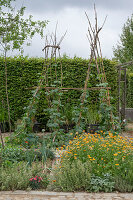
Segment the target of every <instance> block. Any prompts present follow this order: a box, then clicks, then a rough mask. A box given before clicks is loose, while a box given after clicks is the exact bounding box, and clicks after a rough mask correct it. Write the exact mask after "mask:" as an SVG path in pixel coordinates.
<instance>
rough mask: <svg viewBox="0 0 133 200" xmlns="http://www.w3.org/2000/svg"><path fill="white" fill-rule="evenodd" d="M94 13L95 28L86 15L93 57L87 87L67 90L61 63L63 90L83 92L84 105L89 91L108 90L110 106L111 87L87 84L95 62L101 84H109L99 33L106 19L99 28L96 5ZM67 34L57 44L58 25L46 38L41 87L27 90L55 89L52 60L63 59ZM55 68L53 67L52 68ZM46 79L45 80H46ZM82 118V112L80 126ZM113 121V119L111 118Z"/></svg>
mask: <svg viewBox="0 0 133 200" xmlns="http://www.w3.org/2000/svg"><path fill="white" fill-rule="evenodd" d="M94 12H95V26H94V27H93V26H92V24H91V21H90V19H89V17H88V15H87V13H85V15H86V17H87V20H88V34H87V38H88V40H89V43H90V49H91V55H90V60H89V65H88V69H87V73H86V74H87V75H86V79H85V85H84V88H66V87H65V86H63V71H62V63H61V62H60V66H61V68H60V70H61V77H60V78H61V85H60V86H61V88H60V89H61V90H65V91H68V90H83V94H82V96H81V102H82V104H83V103H84V101H85V98H86V92H87V90H101V89H106V91H107V92H106V98H105V97H104V101H107V103H108V105H110V96H109V90H110V89H111V88H110V87H93V88H87V84H88V81H89V74H90V67H91V66H92V61H93V60H95V63H96V64H95V66H94V65H93V67H96V69H97V74H98V75H99V82H100V83H107V80H106V74H105V70H104V64H103V58H102V50H101V44H100V39H99V33H100V31H101V30H102V28H103V26H104V23H105V21H106V18H105V20H104V22H103V24H102V26H101V27H100V28H98V19H97V12H96V8H95V5H94ZM65 35H66V33H65V34H64V35H63V36H62V37H61V39H60V41H59V42H58V43H57V25H56V29H55V33H52V34H51V35H50V40H48V36H46V40H45V47H44V48H43V51H44V56H45V62H44V67H43V71H42V77H43V78H42V79H41V81H40V83H39V86H37V87H32V88H27V89H36V93H35V95H36V94H37V92H38V91H39V90H40V89H45V90H47V91H49V90H50V89H55V88H53V87H49V86H48V78H49V77H48V70H50V73H51V65H52V63H51V62H52V59H54V61H55V63H56V62H57V59H56V58H57V57H59V58H60V57H61V56H60V44H61V42H62V40H63V39H64V37H65ZM52 67H53V66H52ZM54 67H55V69H54V70H55V75H56V81H57V69H56V67H57V65H56V64H55V65H54ZM44 77H45V78H44ZM44 80H45V84H44ZM81 116H82V112H81V113H80V116H79V120H78V124H79V125H80V119H81ZM111 120H112V118H111Z"/></svg>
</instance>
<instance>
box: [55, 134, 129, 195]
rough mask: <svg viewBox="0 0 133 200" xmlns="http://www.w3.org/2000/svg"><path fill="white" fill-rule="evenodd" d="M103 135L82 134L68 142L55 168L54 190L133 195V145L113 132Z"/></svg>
mask: <svg viewBox="0 0 133 200" xmlns="http://www.w3.org/2000/svg"><path fill="white" fill-rule="evenodd" d="M104 135H105V134H104V133H103V136H101V135H100V134H95V135H91V134H86V133H83V134H82V135H79V136H76V137H75V138H74V140H73V141H70V142H69V145H68V146H67V147H66V151H65V152H63V154H62V155H61V162H60V164H59V165H58V166H56V169H55V172H54V173H55V175H54V178H53V179H54V182H53V183H52V188H53V189H56V188H58V189H59V190H62V191H73V190H84V191H94V192H98V191H105V192H111V191H113V190H118V191H120V192H131V191H133V142H132V141H131V140H128V139H126V138H124V137H121V136H116V135H113V134H112V133H111V132H109V134H108V136H106V137H104ZM68 169H69V170H68ZM84 169H86V170H84ZM85 180H86V181H85Z"/></svg>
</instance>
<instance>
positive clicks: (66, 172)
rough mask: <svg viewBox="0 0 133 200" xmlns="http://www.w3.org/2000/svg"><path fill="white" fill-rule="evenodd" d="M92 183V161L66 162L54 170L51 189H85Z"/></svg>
mask: <svg viewBox="0 0 133 200" xmlns="http://www.w3.org/2000/svg"><path fill="white" fill-rule="evenodd" d="M89 183H90V162H86V163H82V162H81V161H80V160H75V161H74V162H73V163H72V164H70V162H64V163H63V165H59V167H58V168H57V169H55V170H54V171H53V176H52V177H51V184H50V186H49V189H52V190H55V191H70V192H72V191H84V190H86V189H87V188H88V185H89Z"/></svg>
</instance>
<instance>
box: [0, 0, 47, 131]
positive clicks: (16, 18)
mask: <svg viewBox="0 0 133 200" xmlns="http://www.w3.org/2000/svg"><path fill="white" fill-rule="evenodd" d="M14 2H15V0H1V1H0V46H1V49H0V50H1V51H2V53H3V57H4V66H5V89H6V99H7V108H8V122H9V127H10V132H11V116H10V104H9V94H8V77H7V74H8V73H7V71H8V69H7V52H8V51H10V50H12V51H13V50H15V49H18V50H21V52H23V44H24V43H25V42H26V41H27V40H28V43H27V45H29V44H30V43H29V40H30V41H31V39H32V38H33V36H34V35H35V33H38V34H40V36H41V37H43V31H44V28H45V26H46V24H47V22H48V21H33V20H32V16H31V15H30V16H29V18H27V19H24V18H23V16H24V11H25V7H24V6H22V7H21V8H20V9H19V10H17V11H15V7H14V6H13V3H14Z"/></svg>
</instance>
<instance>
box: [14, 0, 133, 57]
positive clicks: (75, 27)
mask: <svg viewBox="0 0 133 200" xmlns="http://www.w3.org/2000/svg"><path fill="white" fill-rule="evenodd" d="M17 3H18V5H22V4H23V5H25V6H26V11H25V14H26V16H28V15H29V14H31V15H33V16H34V19H35V20H48V21H49V23H48V25H47V27H46V29H45V32H44V34H47V33H51V32H53V31H54V30H55V26H56V23H57V21H58V31H57V33H58V39H60V37H61V36H62V35H63V34H64V33H65V31H66V30H67V34H66V36H65V39H64V40H63V42H62V44H61V54H62V55H63V54H64V53H65V54H66V55H68V56H70V57H73V56H75V55H76V56H78V57H83V58H89V54H90V47H89V42H88V40H87V37H86V34H87V29H88V24H87V19H86V16H85V11H86V12H87V14H88V16H89V18H90V19H91V21H92V22H93V23H94V10H93V5H94V3H95V4H96V8H97V13H98V21H99V26H100V25H101V24H102V23H103V21H104V18H105V16H106V15H107V16H108V17H107V20H106V23H105V25H104V28H103V30H102V31H101V33H100V40H101V44H102V52H103V56H104V57H106V58H112V57H113V49H112V48H113V46H115V45H116V44H117V41H118V40H119V36H120V34H121V32H122V27H123V25H124V23H125V22H126V21H127V18H128V17H131V14H132V13H133V0H95V1H93V0H17ZM44 45H45V40H44V39H43V40H41V39H40V37H38V36H35V37H34V39H33V42H32V46H31V47H26V48H25V52H24V55H29V56H30V57H32V56H34V57H36V56H38V57H43V52H42V49H43V47H44Z"/></svg>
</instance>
